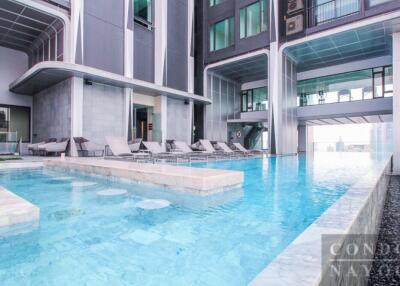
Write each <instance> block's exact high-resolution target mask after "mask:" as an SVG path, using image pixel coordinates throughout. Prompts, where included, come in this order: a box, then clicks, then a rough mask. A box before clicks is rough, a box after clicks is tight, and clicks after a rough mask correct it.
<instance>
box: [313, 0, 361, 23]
mask: <svg viewBox="0 0 400 286" xmlns="http://www.w3.org/2000/svg"><path fill="white" fill-rule="evenodd" d="M312 11H313V14H314V19H315V22H316V24H317V25H318V24H323V23H326V22H330V21H332V20H335V19H339V18H342V17H346V16H350V15H353V14H356V13H358V12H359V11H360V0H346V1H341V0H333V1H332V0H314V7H312Z"/></svg>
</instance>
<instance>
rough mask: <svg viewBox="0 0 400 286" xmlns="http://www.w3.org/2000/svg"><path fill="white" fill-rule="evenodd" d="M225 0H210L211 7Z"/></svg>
mask: <svg viewBox="0 0 400 286" xmlns="http://www.w3.org/2000/svg"><path fill="white" fill-rule="evenodd" d="M224 1H225V0H210V7H212V6H215V5H218V4H221V3H222V2H224Z"/></svg>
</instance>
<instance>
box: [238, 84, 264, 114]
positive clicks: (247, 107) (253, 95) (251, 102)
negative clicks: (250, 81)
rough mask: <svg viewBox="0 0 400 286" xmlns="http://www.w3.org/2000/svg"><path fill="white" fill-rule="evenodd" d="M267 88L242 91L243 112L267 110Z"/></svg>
mask: <svg viewBox="0 0 400 286" xmlns="http://www.w3.org/2000/svg"><path fill="white" fill-rule="evenodd" d="M267 90H268V89H267V87H260V88H255V89H249V90H244V91H242V112H250V111H262V110H267V109H268V94H267Z"/></svg>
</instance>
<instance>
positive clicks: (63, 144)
mask: <svg viewBox="0 0 400 286" xmlns="http://www.w3.org/2000/svg"><path fill="white" fill-rule="evenodd" d="M68 143H69V138H61V140H60V141H58V142H50V143H46V144H43V145H39V146H38V151H39V153H40V154H42V155H44V156H47V155H49V154H54V155H57V154H61V153H65V152H66V151H67V147H68Z"/></svg>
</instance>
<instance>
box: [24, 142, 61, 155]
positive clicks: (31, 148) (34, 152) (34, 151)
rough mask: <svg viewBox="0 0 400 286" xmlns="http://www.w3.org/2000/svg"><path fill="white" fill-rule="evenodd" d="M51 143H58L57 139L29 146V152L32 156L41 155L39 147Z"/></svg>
mask: <svg viewBox="0 0 400 286" xmlns="http://www.w3.org/2000/svg"><path fill="white" fill-rule="evenodd" d="M51 142H57V139H56V138H49V139H47V140H45V141H41V142H38V143H33V144H28V152H31V153H32V155H39V146H41V145H44V144H47V143H51Z"/></svg>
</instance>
